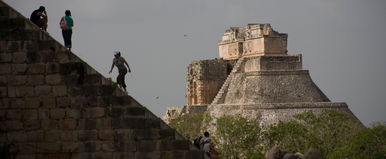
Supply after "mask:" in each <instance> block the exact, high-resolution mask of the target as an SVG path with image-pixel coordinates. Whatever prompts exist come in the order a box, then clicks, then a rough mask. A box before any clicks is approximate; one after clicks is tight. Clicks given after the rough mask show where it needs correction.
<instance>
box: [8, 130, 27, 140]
mask: <svg viewBox="0 0 386 159" xmlns="http://www.w3.org/2000/svg"><path fill="white" fill-rule="evenodd" d="M7 136H8V141H9V142H12V143H17V142H25V141H26V134H25V133H24V132H22V131H19V132H9V133H7Z"/></svg>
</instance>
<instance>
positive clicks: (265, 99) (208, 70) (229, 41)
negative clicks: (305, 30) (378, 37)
mask: <svg viewBox="0 0 386 159" xmlns="http://www.w3.org/2000/svg"><path fill="white" fill-rule="evenodd" d="M287 38H288V35H287V34H285V33H279V32H277V31H275V30H274V29H273V28H272V27H271V25H270V24H247V25H246V26H245V27H231V28H230V29H227V30H226V31H225V33H224V34H223V36H222V37H221V40H220V41H219V43H218V47H219V57H220V58H219V59H211V60H198V61H193V62H192V64H190V65H189V66H188V71H187V74H188V77H187V93H186V94H187V95H186V97H187V105H186V106H183V107H170V108H168V109H167V110H166V113H165V115H164V116H163V119H164V120H165V121H166V122H169V121H170V119H172V118H175V117H177V116H180V115H189V114H202V113H204V112H206V113H207V114H208V115H209V117H210V119H213V121H212V123H211V126H212V127H214V126H215V120H216V119H217V118H219V117H221V116H224V115H236V114H240V115H242V116H244V117H247V118H248V119H251V120H256V121H257V122H259V124H260V125H271V124H275V123H278V122H279V121H289V120H294V118H293V115H296V114H299V113H303V112H307V111H313V112H315V113H320V112H322V110H324V109H333V110H336V111H338V112H342V113H345V114H348V115H349V116H351V117H352V119H353V121H356V122H360V121H359V120H358V119H357V118H356V117H355V115H354V114H353V113H352V112H351V110H350V109H349V108H348V106H347V104H346V103H344V102H331V101H330V100H329V99H328V97H327V96H326V95H325V94H324V93H323V92H322V91H321V90H320V89H319V87H318V86H317V85H316V84H315V83H314V82H313V81H312V79H311V77H310V74H309V71H308V70H304V69H303V67H302V55H301V54H291V55H289V54H287V52H288V51H287ZM209 129H210V127H209Z"/></svg>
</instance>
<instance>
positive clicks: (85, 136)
mask: <svg viewBox="0 0 386 159" xmlns="http://www.w3.org/2000/svg"><path fill="white" fill-rule="evenodd" d="M78 139H79V140H80V141H90V140H97V139H98V131H97V130H81V131H79V132H78Z"/></svg>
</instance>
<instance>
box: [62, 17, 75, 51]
mask: <svg viewBox="0 0 386 159" xmlns="http://www.w3.org/2000/svg"><path fill="white" fill-rule="evenodd" d="M59 24H60V28H61V29H62V35H63V39H64V46H65V47H66V48H67V49H68V50H69V51H71V47H72V42H71V36H72V27H74V20H73V19H72V17H71V11H70V10H66V12H65V16H63V17H62V19H60V23H59Z"/></svg>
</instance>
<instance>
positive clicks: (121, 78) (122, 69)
mask: <svg viewBox="0 0 386 159" xmlns="http://www.w3.org/2000/svg"><path fill="white" fill-rule="evenodd" d="M125 65H126V66H125ZM114 66H117V68H118V72H119V74H118V77H117V83H118V87H120V88H123V90H124V91H125V92H127V90H126V84H125V75H126V74H127V71H129V72H131V70H130V66H129V64H127V62H126V60H125V59H124V58H123V57H122V56H121V52H120V51H114V59H113V64H112V65H111V69H110V71H109V73H111V72H112V71H113V68H114ZM126 67H127V69H126Z"/></svg>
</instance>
